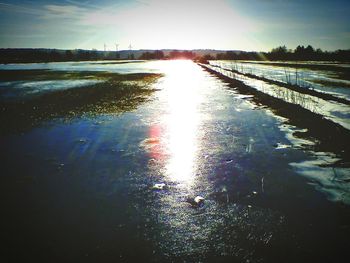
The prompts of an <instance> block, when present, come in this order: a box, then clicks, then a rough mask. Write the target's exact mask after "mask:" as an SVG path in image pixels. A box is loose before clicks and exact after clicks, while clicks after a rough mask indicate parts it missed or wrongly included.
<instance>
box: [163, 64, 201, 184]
mask: <svg viewBox="0 0 350 263" xmlns="http://www.w3.org/2000/svg"><path fill="white" fill-rule="evenodd" d="M164 68H165V74H167V78H166V80H165V82H164V83H162V85H163V87H164V89H165V90H164V92H163V95H162V96H163V97H162V100H163V101H164V104H165V107H166V109H167V110H166V112H165V113H164V115H163V117H162V118H163V119H162V121H161V123H162V125H163V127H162V128H157V131H160V130H161V131H162V135H161V137H163V138H162V139H161V141H162V142H161V143H163V144H164V145H165V147H164V148H165V149H164V150H165V151H166V154H165V156H167V158H166V159H165V160H164V164H165V169H166V176H168V177H169V178H170V180H172V181H175V182H179V183H186V184H190V182H191V181H192V180H193V178H194V173H195V169H196V155H197V135H198V134H197V130H198V125H199V122H200V115H199V109H198V106H199V103H200V96H199V94H198V78H197V77H196V72H193V64H192V62H191V61H186V60H178V61H166V62H164ZM161 148H163V147H161Z"/></svg>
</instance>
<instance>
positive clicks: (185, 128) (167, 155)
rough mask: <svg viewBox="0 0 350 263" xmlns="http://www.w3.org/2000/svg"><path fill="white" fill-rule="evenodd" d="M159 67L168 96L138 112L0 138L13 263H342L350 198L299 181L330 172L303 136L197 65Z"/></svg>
mask: <svg viewBox="0 0 350 263" xmlns="http://www.w3.org/2000/svg"><path fill="white" fill-rule="evenodd" d="M158 63H159V64H157V63H156V65H155V64H152V69H151V71H152V72H154V71H159V72H162V73H164V77H162V78H161V79H160V80H159V81H158V82H157V83H156V84H154V85H155V86H156V87H157V88H159V91H158V92H156V93H155V95H154V97H153V98H152V100H151V101H149V102H147V103H145V104H142V105H140V106H139V107H138V109H137V110H136V111H133V112H126V113H123V114H120V115H111V114H110V115H100V116H97V117H96V116H95V117H82V118H76V119H73V120H69V121H64V120H53V121H51V122H48V123H46V124H45V125H43V126H40V127H37V128H35V129H32V130H30V131H28V132H25V133H23V134H14V135H9V136H6V137H4V136H3V137H2V138H1V145H2V149H3V150H2V154H1V160H2V170H3V171H4V172H3V173H2V176H1V178H2V179H1V180H2V183H1V192H2V195H3V198H2V202H3V203H2V207H3V211H4V213H3V216H2V220H3V223H2V227H3V230H2V233H3V239H4V240H5V243H6V245H5V248H4V253H3V256H4V257H5V260H8V262H18V261H22V260H24V259H35V260H36V261H39V262H40V261H50V262H53V261H57V262H62V261H66V262H67V261H68V262H70V261H72V262H73V261H82V260H84V261H89V260H91V261H97V260H98V261H104V262H137V261H138V262H141V261H142V262H148V261H149V262H174V261H179V262H184V261H186V262H207V261H208V262H221V261H223V262H226V261H227V262H233V261H234V262H235V261H237V262H281V261H283V262H310V261H319V262H320V261H324V262H331V261H334V260H337V259H340V258H342V257H343V256H344V254H345V252H346V249H347V245H348V244H349V242H348V240H349V239H348V238H349V233H350V224H349V222H350V220H349V219H350V209H349V207H348V205H345V204H344V202H345V203H346V202H347V200H348V199H347V198H348V191H349V190H348V188H346V187H344V186H343V187H336V185H332V186H333V188H332V186H327V187H330V188H331V190H330V191H328V192H327V191H325V190H324V189H323V186H322V184H317V182H319V180H316V179H314V180H309V179H307V178H305V177H303V176H301V174H302V172H303V171H305V170H306V171H307V172H310V171H311V172H316V173H317V175H318V176H320V177H322V174H323V173H324V174H325V176H326V175H328V173H329V168H322V167H319V166H317V165H314V164H313V163H312V161H314V160H317V158H316V157H315V153H311V152H309V151H306V150H305V149H304V148H303V144H307V143H308V142H304V141H301V140H298V139H297V138H294V137H293V136H292V135H291V131H292V130H297V128H296V127H294V128H293V127H290V126H288V125H286V123H284V120H283V119H281V118H278V117H277V116H274V115H273V114H272V113H271V112H270V111H269V109H267V108H265V107H262V106H257V105H255V104H254V103H253V102H252V101H250V98H249V96H243V95H240V94H239V93H238V92H237V91H235V90H234V89H231V88H228V86H227V85H226V84H224V83H223V82H222V81H220V80H219V79H217V78H215V77H213V76H212V75H210V74H209V73H207V72H205V71H204V70H203V69H202V68H201V67H199V66H197V65H196V64H194V63H192V62H190V61H163V62H158ZM143 67H145V66H143ZM316 155H317V154H316ZM305 161H310V162H311V163H312V165H309V166H308V165H305V166H303V165H299V166H298V167H299V169H300V170H301V172H300V170H298V169H296V168H295V167H296V166H295V164H305ZM291 163H293V164H294V166H293V165H290V164H291ZM342 173H344V176H347V170H342ZM155 184H164V185H165V186H164V188H163V189H155V188H154V186H155ZM345 186H346V185H345ZM328 190H329V189H328ZM336 191H338V192H336ZM334 192H336V193H338V195H336V194H334ZM339 193H340V194H339ZM196 196H201V197H203V198H204V202H203V204H202V205H200V206H198V207H197V206H193V205H191V204H190V202H189V200H191V199H192V198H194V197H196ZM334 196H336V197H337V199H335V201H336V202H334V201H329V199H333V200H334V198H333V197H334ZM339 196H341V198H343V199H341V198H339Z"/></svg>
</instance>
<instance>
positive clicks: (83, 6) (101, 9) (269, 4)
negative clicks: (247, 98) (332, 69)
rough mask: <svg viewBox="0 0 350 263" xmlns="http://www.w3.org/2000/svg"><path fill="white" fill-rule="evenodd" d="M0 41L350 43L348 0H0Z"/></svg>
mask: <svg viewBox="0 0 350 263" xmlns="http://www.w3.org/2000/svg"><path fill="white" fill-rule="evenodd" d="M0 23H1V27H0V47H4V48H7V47H34V48H36V47H43V48H60V49H75V48H84V49H92V48H96V49H99V50H102V49H103V47H104V44H106V45H107V49H109V50H115V44H116V43H118V44H119V49H127V48H128V46H129V44H131V45H132V46H133V48H134V49H161V48H178V49H197V48H209V49H227V50H229V49H234V50H256V51H268V50H270V49H271V48H273V47H276V46H279V45H286V46H287V47H288V48H292V49H294V48H295V47H296V46H297V45H298V44H302V45H307V44H311V45H313V46H314V47H317V48H318V47H319V48H322V49H323V50H336V49H349V48H350V1H348V0H333V1H315V0H309V1H307V0H304V1H302V0H289V1H287V0H245V1H239V0H216V1H210V0H176V1H175V0H174V1H168V0H138V1H136V0H130V1H125V0H119V1H112V0H99V1H96V0H90V1H88V0H82V1H79V0H62V1H57V0H51V1H44V0H36V1H30V0H27V1H18V0H12V1H8V0H0Z"/></svg>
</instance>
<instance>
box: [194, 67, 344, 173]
mask: <svg viewBox="0 0 350 263" xmlns="http://www.w3.org/2000/svg"><path fill="white" fill-rule="evenodd" d="M201 66H202V67H203V68H204V69H205V70H206V71H208V72H210V73H211V74H213V75H215V76H217V77H219V78H220V79H222V80H224V81H225V82H227V83H228V84H229V85H230V87H231V88H234V89H237V90H238V91H239V92H240V93H241V94H247V95H253V96H254V97H253V98H252V100H253V101H254V103H256V104H257V105H260V104H262V105H266V106H268V107H269V108H270V109H271V110H272V111H273V112H274V113H275V114H276V115H279V116H282V117H284V118H287V119H288V123H289V124H291V125H293V126H296V127H299V128H306V129H307V131H306V132H302V133H301V132H295V133H294V135H295V136H297V137H300V138H306V139H311V140H313V141H315V145H312V146H305V147H310V150H316V151H326V152H334V153H335V154H336V155H337V156H338V157H340V158H341V161H339V162H338V163H337V165H338V166H342V167H350V158H349V156H350V145H349V144H348V143H347V141H348V140H349V138H350V131H349V130H347V129H345V128H343V127H342V126H341V125H339V124H336V123H334V122H332V121H329V120H327V119H324V118H323V116H322V115H319V114H316V113H312V112H311V111H308V110H306V109H304V108H302V107H301V106H299V105H295V104H292V103H288V102H285V101H283V100H280V99H277V98H274V97H272V96H270V95H267V94H265V93H263V92H261V91H258V90H256V89H254V88H252V87H250V86H247V85H245V84H244V83H243V82H241V81H239V80H236V79H231V78H229V77H226V76H224V75H222V74H220V73H218V72H216V71H214V70H211V69H209V68H207V67H205V66H204V65H201Z"/></svg>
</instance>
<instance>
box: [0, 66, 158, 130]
mask: <svg viewBox="0 0 350 263" xmlns="http://www.w3.org/2000/svg"><path fill="white" fill-rule="evenodd" d="M2 73H3V72H2ZM32 73H33V72H32ZM47 73H48V75H45V74H47ZM16 74H17V72H11V73H10V74H8V75H7V77H6V78H8V79H10V78H11V77H16V76H17V75H16ZM74 74H78V76H79V77H81V76H82V75H84V74H89V76H90V75H91V76H94V77H95V78H96V77H101V78H104V79H105V80H106V81H105V82H101V83H97V84H95V85H93V86H88V87H79V88H72V89H66V90H59V91H51V92H48V93H44V94H41V95H36V96H31V97H29V98H28V97H23V98H17V99H16V100H11V101H6V100H4V101H1V102H0V103H1V108H0V121H1V123H2V125H1V130H0V133H1V134H6V133H13V132H22V131H24V130H26V129H29V128H32V127H35V126H37V125H39V124H41V123H43V122H45V121H48V120H51V119H53V118H64V119H70V118H73V117H79V116H81V115H97V114H118V113H121V112H125V111H131V110H134V109H136V108H137V106H138V105H140V104H141V103H143V102H145V101H146V100H147V99H148V98H149V97H150V95H151V94H152V93H153V92H154V91H155V90H156V89H154V88H151V87H150V84H151V83H152V82H154V81H155V80H156V79H157V78H159V77H160V76H161V75H160V74H146V73H142V74H125V75H120V74H112V73H98V74H95V75H92V74H93V73H92V72H89V73H67V72H46V71H43V72H34V75H35V76H36V77H34V79H45V78H50V79H52V77H53V75H56V76H61V77H62V78H68V79H71V78H73V77H74ZM28 76H29V75H28ZM22 77H26V76H25V75H23V76H22ZM11 79H12V78H11Z"/></svg>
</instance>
